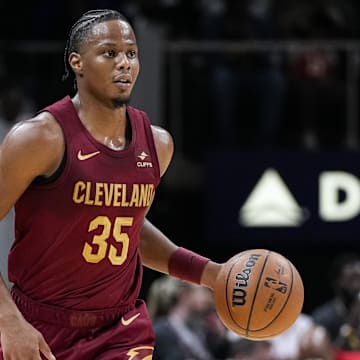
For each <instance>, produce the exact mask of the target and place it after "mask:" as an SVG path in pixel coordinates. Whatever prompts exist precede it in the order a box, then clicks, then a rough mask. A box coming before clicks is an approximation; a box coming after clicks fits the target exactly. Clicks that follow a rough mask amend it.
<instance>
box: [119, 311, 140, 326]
mask: <svg viewBox="0 0 360 360" xmlns="http://www.w3.org/2000/svg"><path fill="white" fill-rule="evenodd" d="M139 316H140V313H137V314H135V315H134V316H132V317H131V318H129V319H127V320H125V319H124V317H122V318H121V324H123V325H124V326H129V325H130V324H131V323H132V322H134V321H135V320H136V319H137V318H138V317H139Z"/></svg>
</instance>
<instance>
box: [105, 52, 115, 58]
mask: <svg viewBox="0 0 360 360" xmlns="http://www.w3.org/2000/svg"><path fill="white" fill-rule="evenodd" d="M105 55H106V56H108V57H112V58H113V57H115V56H116V52H115V50H107V51H105Z"/></svg>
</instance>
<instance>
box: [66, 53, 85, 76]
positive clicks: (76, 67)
mask: <svg viewBox="0 0 360 360" xmlns="http://www.w3.org/2000/svg"><path fill="white" fill-rule="evenodd" d="M69 64H70V66H71V68H72V70H73V71H74V73H75V74H76V75H78V76H82V61H81V55H80V54H79V53H76V52H72V53H71V54H70V55H69Z"/></svg>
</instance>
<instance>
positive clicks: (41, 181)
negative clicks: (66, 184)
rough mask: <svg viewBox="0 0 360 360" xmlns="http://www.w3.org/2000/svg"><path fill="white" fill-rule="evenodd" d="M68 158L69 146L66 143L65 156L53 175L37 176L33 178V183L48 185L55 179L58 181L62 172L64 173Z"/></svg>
mask: <svg viewBox="0 0 360 360" xmlns="http://www.w3.org/2000/svg"><path fill="white" fill-rule="evenodd" d="M66 159H67V146H66V144H65V151H64V155H63V158H62V160H61V163H60V165H59V167H58V168H57V169H56V170H55V172H54V173H53V174H52V175H50V176H49V177H47V176H44V175H40V176H37V177H36V178H35V179H34V180H33V182H32V185H48V184H51V183H53V182H54V181H56V180H57V179H58V178H59V177H60V176H61V174H62V173H63V171H64V169H65V166H66Z"/></svg>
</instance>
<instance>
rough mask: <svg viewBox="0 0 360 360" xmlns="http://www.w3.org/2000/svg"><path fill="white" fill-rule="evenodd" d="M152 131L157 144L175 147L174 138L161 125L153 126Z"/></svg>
mask: <svg viewBox="0 0 360 360" xmlns="http://www.w3.org/2000/svg"><path fill="white" fill-rule="evenodd" d="M151 130H152V133H153V136H154V138H155V141H156V142H159V143H161V144H162V145H163V146H172V145H173V137H172V135H171V134H170V132H169V131H168V130H166V129H165V128H164V127H162V126H159V125H151Z"/></svg>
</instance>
